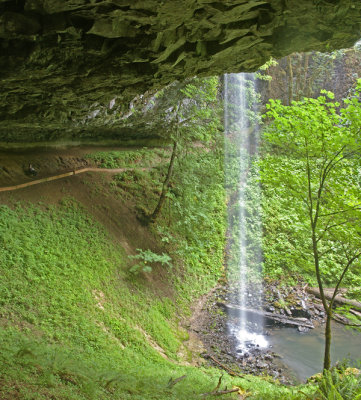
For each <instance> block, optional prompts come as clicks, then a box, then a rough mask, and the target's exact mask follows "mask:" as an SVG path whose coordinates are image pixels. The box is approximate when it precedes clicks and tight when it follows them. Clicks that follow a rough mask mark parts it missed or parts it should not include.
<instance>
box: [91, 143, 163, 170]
mask: <svg viewBox="0 0 361 400" xmlns="http://www.w3.org/2000/svg"><path fill="white" fill-rule="evenodd" d="M155 153H156V154H157V155H158V156H159V157H160V158H163V157H164V156H165V155H166V150H163V149H157V150H156V151H155V150H154V149H148V148H146V147H145V148H143V149H141V150H123V151H97V152H95V153H91V154H88V155H86V156H85V158H87V159H89V160H93V161H95V162H96V163H97V164H98V165H99V167H100V168H127V167H134V166H137V165H141V166H142V167H146V166H150V163H151V161H152V162H154V159H155V157H154V155H155Z"/></svg>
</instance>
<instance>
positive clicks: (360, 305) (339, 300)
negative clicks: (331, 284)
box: [307, 287, 361, 310]
mask: <svg viewBox="0 0 361 400" xmlns="http://www.w3.org/2000/svg"><path fill="white" fill-rule="evenodd" d="M307 292H308V293H311V294H313V295H314V296H316V297H318V298H319V299H320V298H321V296H320V291H319V289H317V288H311V287H309V288H307ZM324 294H325V298H326V299H327V300H331V299H332V296H333V292H332V291H329V292H328V291H327V290H325V291H324ZM334 303H335V304H339V305H342V306H350V307H352V308H355V309H356V310H361V303H360V302H359V301H356V300H352V299H346V298H345V297H342V296H340V295H337V296H335V299H334Z"/></svg>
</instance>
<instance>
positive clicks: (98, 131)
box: [0, 0, 361, 142]
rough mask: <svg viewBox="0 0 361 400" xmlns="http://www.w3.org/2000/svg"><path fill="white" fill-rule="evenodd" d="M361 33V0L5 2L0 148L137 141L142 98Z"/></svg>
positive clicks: (1, 10)
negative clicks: (128, 116)
mask: <svg viewBox="0 0 361 400" xmlns="http://www.w3.org/2000/svg"><path fill="white" fill-rule="evenodd" d="M360 31H361V2H360V1H358V0H302V1H300V0H249V1H247V0H218V1H217V0H163V1H160V0H0V72H1V75H0V80H1V85H0V99H1V101H0V142H29V141H44V140H55V139H71V140H78V139H88V138H97V137H109V138H123V139H126V138H131V137H133V135H134V133H133V132H130V131H125V130H119V129H118V125H117V120H118V119H119V117H120V116H121V115H122V113H125V112H126V110H127V108H128V106H129V101H130V100H131V99H132V98H133V97H134V96H136V95H139V94H141V93H143V92H145V91H147V90H154V89H156V88H160V87H162V86H164V85H166V84H168V83H170V82H172V81H174V80H182V79H184V78H186V77H190V76H194V75H199V76H205V75H215V74H223V73H225V72H239V71H254V70H256V69H257V68H258V67H259V66H260V65H262V64H263V63H264V62H265V61H267V59H268V58H269V57H270V56H273V57H275V58H280V57H282V56H284V55H287V54H289V53H291V52H294V51H307V50H320V51H325V50H332V49H336V48H342V47H349V46H352V45H353V44H354V42H356V40H358V39H359V37H360V36H361V35H360Z"/></svg>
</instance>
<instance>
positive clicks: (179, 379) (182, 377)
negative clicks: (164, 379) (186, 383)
mask: <svg viewBox="0 0 361 400" xmlns="http://www.w3.org/2000/svg"><path fill="white" fill-rule="evenodd" d="M186 377H187V375H182V376H180V377H179V378H177V379H173V378H170V379H169V382H168V386H167V388H168V389H170V388H171V387H173V386H174V385H175V384H176V383H178V382H180V381H182V380H183V379H185V378H186Z"/></svg>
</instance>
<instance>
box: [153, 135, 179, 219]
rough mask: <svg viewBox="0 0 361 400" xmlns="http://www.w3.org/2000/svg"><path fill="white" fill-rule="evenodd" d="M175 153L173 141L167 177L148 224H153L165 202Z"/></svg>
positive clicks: (175, 148)
mask: <svg viewBox="0 0 361 400" xmlns="http://www.w3.org/2000/svg"><path fill="white" fill-rule="evenodd" d="M176 153H177V141H174V142H173V151H172V155H171V158H170V162H169V166H168V171H167V176H166V177H165V180H164V182H163V186H162V192H161V194H160V197H159V200H158V204H157V206H156V207H155V210H154V211H153V213H152V214H151V215H150V216H149V220H150V222H154V221H155V220H156V219H157V218H158V216H159V214H160V212H161V210H162V207H163V205H164V201H165V199H166V195H167V193H168V188H169V181H170V178H171V177H172V173H173V165H174V160H175V156H176Z"/></svg>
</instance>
